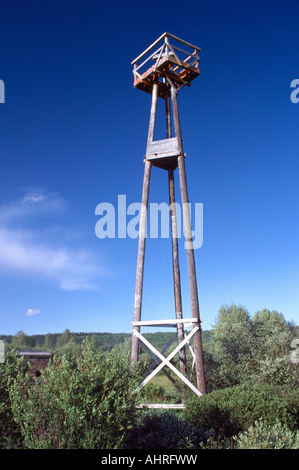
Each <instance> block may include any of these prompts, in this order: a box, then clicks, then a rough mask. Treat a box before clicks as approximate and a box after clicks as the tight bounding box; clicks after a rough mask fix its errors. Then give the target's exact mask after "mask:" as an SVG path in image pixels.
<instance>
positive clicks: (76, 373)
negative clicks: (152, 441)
mask: <svg viewBox="0 0 299 470" xmlns="http://www.w3.org/2000/svg"><path fill="white" fill-rule="evenodd" d="M136 379H137V376H136V375H135V373H134V375H132V373H131V370H130V364H129V360H128V358H126V357H124V356H123V355H122V354H121V353H120V352H119V351H117V350H113V351H111V352H110V353H107V354H103V353H99V352H95V351H94V350H93V349H92V347H91V346H90V344H89V343H88V342H86V343H84V345H83V347H82V351H81V354H80V355H76V356H70V355H67V354H64V355H63V356H62V357H59V356H55V357H54V360H53V362H52V364H50V365H49V366H48V367H47V369H46V370H45V371H43V372H42V374H41V377H39V378H38V379H36V380H35V383H34V384H32V385H30V386H28V381H27V380H26V378H25V377H24V375H22V374H19V375H18V376H17V378H16V380H15V382H14V384H13V385H12V387H11V390H10V396H11V400H12V410H13V414H14V418H15V420H16V421H17V422H18V423H19V425H20V427H21V430H22V434H23V436H24V442H25V445H26V447H27V448H35V449H53V448H55V449H59V448H68V449H71V448H78V449H79V448H97V449H105V448H109V449H113V448H118V447H119V446H120V445H121V443H122V440H123V438H124V435H125V430H126V429H130V427H131V426H132V425H133V422H134V417H135V413H136V406H135V405H136V400H137V394H134V393H133V390H134V387H136V385H137V382H136ZM138 382H139V378H138Z"/></svg>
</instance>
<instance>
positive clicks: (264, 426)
mask: <svg viewBox="0 0 299 470" xmlns="http://www.w3.org/2000/svg"><path fill="white" fill-rule="evenodd" d="M234 440H235V441H236V448H237V449H299V432H298V431H297V432H293V431H291V430H290V429H289V428H288V427H287V426H286V425H285V424H281V423H280V422H279V421H277V422H276V423H275V424H268V423H265V422H264V421H263V420H262V419H260V420H258V421H256V422H255V423H254V425H252V426H250V427H249V429H248V431H244V432H242V433H240V434H239V435H238V436H236V437H234Z"/></svg>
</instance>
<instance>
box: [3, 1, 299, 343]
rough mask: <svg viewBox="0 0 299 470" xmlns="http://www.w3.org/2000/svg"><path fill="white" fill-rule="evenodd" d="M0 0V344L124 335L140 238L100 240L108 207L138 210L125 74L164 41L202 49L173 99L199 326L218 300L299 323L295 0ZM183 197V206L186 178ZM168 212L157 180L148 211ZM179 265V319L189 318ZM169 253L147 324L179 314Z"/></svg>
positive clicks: (139, 156)
mask: <svg viewBox="0 0 299 470" xmlns="http://www.w3.org/2000/svg"><path fill="white" fill-rule="evenodd" d="M146 5H148V4H142V3H140V2H136V1H130V0H129V1H126V2H123V1H118V0H117V1H113V2H101V1H95V0H84V1H82V0H73V1H72V2H70V1H69V0H68V1H66V0H60V1H58V0H51V2H50V1H45V0H43V1H42V2H41V1H32V0H28V1H26V2H24V1H21V0H19V1H16V0H10V1H9V2H8V1H6V2H1V6H0V38H1V51H0V79H2V80H3V81H4V83H5V103H4V104H3V103H2V104H0V139H1V140H0V157H1V173H0V183H1V184H0V332H1V333H2V334H15V333H16V332H17V331H19V330H21V329H22V330H23V331H25V332H26V333H27V334H36V333H48V332H62V331H63V330H64V329H66V328H69V329H70V330H71V331H82V332H90V331H100V332H106V331H108V332H129V331H130V329H131V325H130V324H131V321H132V319H133V307H134V291H135V273H136V260H137V243H138V242H137V240H136V239H130V238H125V239H118V238H116V239H107V238H106V239H102V240H100V239H99V238H97V237H96V235H95V224H96V222H97V220H98V219H99V217H98V216H96V215H95V208H96V206H97V205H98V204H99V203H102V202H109V203H112V204H117V200H118V195H126V198H127V204H130V203H133V202H139V201H140V199H141V188H142V178H143V170H144V165H143V156H144V153H145V148H146V138H147V129H148V120H149V111H150V95H148V94H146V93H142V92H141V91H139V90H135V89H134V87H133V75H132V66H131V61H132V60H133V59H134V58H135V57H136V56H138V55H139V54H140V53H141V52H142V51H143V50H144V49H145V48H146V47H147V46H148V45H150V44H151V43H152V42H153V41H154V40H155V39H156V38H158V37H159V36H160V35H161V34H162V33H163V32H165V31H168V32H170V33H172V34H174V35H176V36H178V37H181V38H183V39H185V40H187V41H189V42H191V43H193V44H196V45H198V46H199V47H201V48H202V52H201V62H200V69H201V75H200V77H199V78H197V79H196V80H195V81H194V82H193V83H192V86H191V88H188V87H185V88H184V89H182V90H181V91H180V93H179V106H180V117H181V126H182V134H183V143H184V151H185V152H186V154H187V158H186V171H187V178H188V189H189V199H190V202H191V203H195V202H200V203H203V214H204V215H203V220H204V222H203V245H202V247H201V248H200V249H198V250H196V251H195V258H196V267H197V278H198V290H199V300H200V310H201V316H202V319H203V328H204V329H210V328H211V326H212V325H213V324H214V321H215V318H216V316H217V313H218V310H219V307H220V306H221V305H222V304H231V303H233V302H234V303H236V304H241V305H243V306H245V307H246V308H247V309H248V310H249V312H250V313H251V314H253V313H254V312H255V311H257V310H261V309H263V308H269V309H271V310H272V309H275V310H278V311H279V312H281V313H283V314H284V316H285V317H286V318H287V319H288V320H294V321H295V323H298V320H299V312H298V304H299V302H298V300H299V298H298V292H299V289H298V287H299V250H298V235H299V233H298V232H299V230H298V229H299V225H298V195H299V190H298V170H299V163H298V154H299V139H298V126H299V103H298V104H294V103H292V102H291V100H290V94H291V91H292V89H291V88H290V83H291V81H292V80H294V79H296V78H299V68H298V67H299V60H298V59H299V49H298V42H299V41H298V40H299V30H298V14H299V4H298V2H297V1H295V0H294V1H292V0H286V1H278V0H272V1H267V0H266V1H263V2H257V1H242V2H240V1H229V0H228V1H216V0H215V1H214V0H211V1H207V0H204V1H201V0H197V1H192V0H191V1H189V2H188V3H186V4H184V3H182V2H179V1H177V0H173V1H171V2H170V1H165V2H162V3H161V2H156V1H152V2H151V3H150V7H149V6H147V7H146ZM175 177H176V195H177V199H178V201H179V200H180V197H179V186H178V174H177V173H176V174H175ZM162 201H166V202H167V201H168V193H167V173H166V172H163V171H162V170H159V169H157V168H154V169H153V171H152V177H151V186H150V202H162ZM180 259H181V276H182V294H183V314H184V317H185V318H189V317H190V316H191V313H190V303H189V286H188V274H187V264H186V263H187V262H186V256H185V253H184V247H183V244H182V241H180ZM173 316H174V301H173V287H172V267H171V247H170V240H152V239H148V241H147V250H146V261H145V278H144V298H143V319H156V318H172V317H173Z"/></svg>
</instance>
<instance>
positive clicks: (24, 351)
mask: <svg viewBox="0 0 299 470" xmlns="http://www.w3.org/2000/svg"><path fill="white" fill-rule="evenodd" d="M18 354H19V355H20V356H28V357H52V356H53V354H52V353H50V352H47V351H38V350H36V349H19V350H18Z"/></svg>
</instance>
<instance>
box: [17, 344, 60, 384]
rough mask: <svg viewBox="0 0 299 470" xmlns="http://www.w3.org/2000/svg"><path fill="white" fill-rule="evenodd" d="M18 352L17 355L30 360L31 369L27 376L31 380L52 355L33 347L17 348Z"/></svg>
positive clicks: (37, 375) (37, 374) (44, 366)
mask: <svg viewBox="0 0 299 470" xmlns="http://www.w3.org/2000/svg"><path fill="white" fill-rule="evenodd" d="M18 354H19V356H24V357H27V358H28V359H29V360H30V363H31V369H30V371H29V376H30V379H31V380H33V379H35V378H36V377H39V376H40V373H41V372H40V371H41V370H42V369H45V368H46V367H47V365H48V363H49V360H50V359H51V358H52V357H53V354H52V353H49V352H46V351H37V350H35V349H19V350H18Z"/></svg>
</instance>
